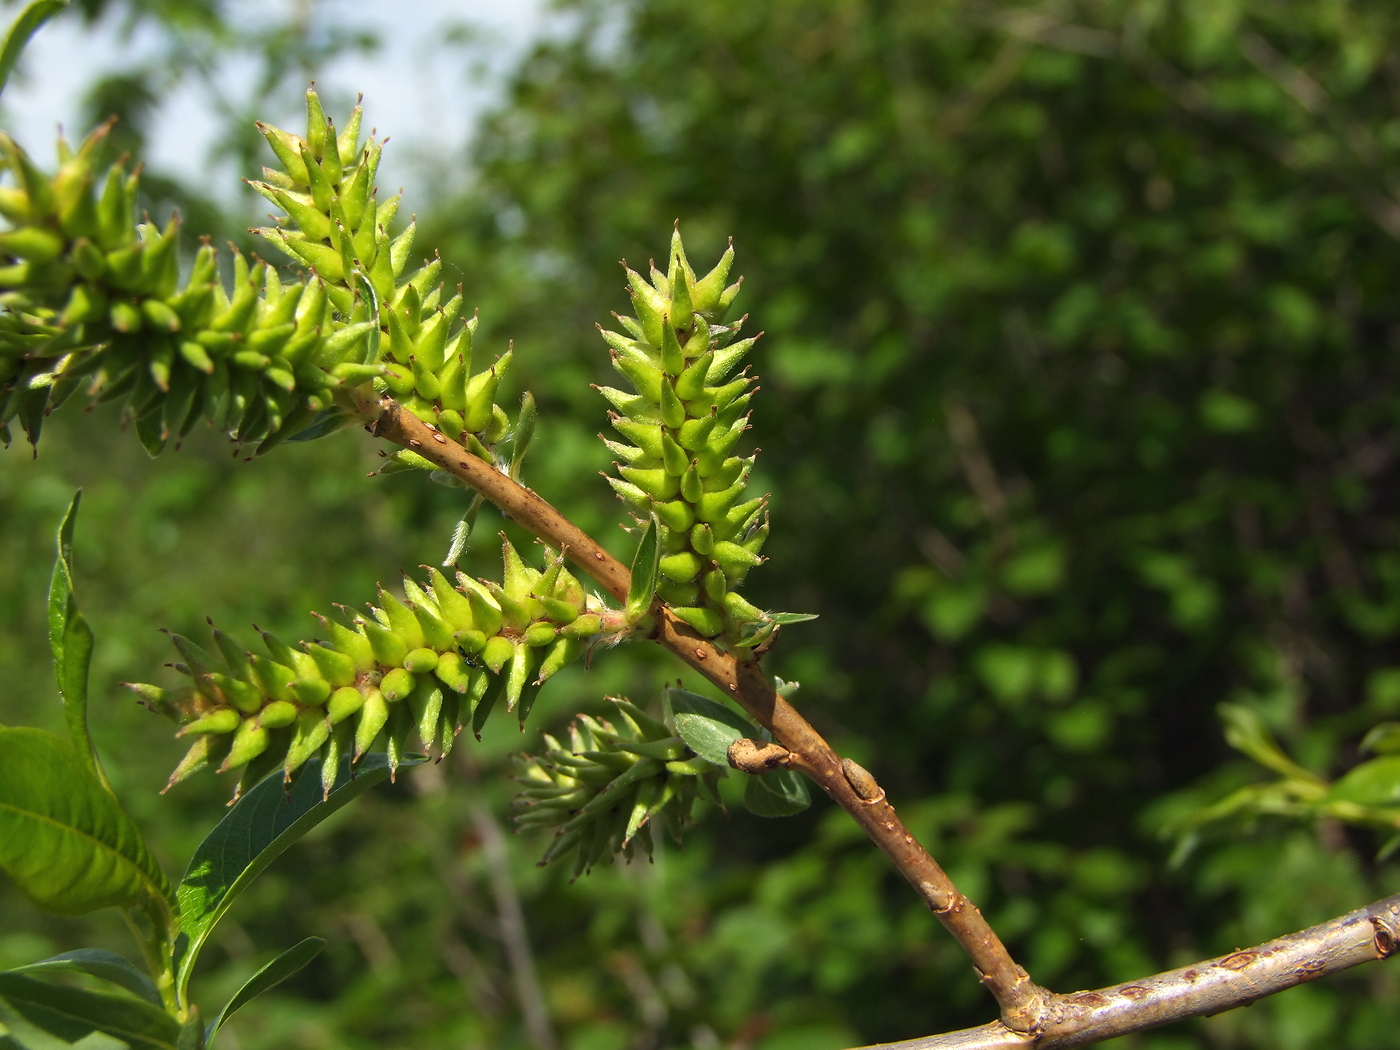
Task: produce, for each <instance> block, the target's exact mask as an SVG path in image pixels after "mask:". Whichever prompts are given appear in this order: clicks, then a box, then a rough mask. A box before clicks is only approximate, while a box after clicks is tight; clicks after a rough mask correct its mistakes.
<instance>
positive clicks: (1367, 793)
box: [1326, 755, 1400, 806]
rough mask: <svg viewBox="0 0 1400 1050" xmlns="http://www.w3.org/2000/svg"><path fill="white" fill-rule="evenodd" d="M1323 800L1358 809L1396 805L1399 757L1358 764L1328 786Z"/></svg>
mask: <svg viewBox="0 0 1400 1050" xmlns="http://www.w3.org/2000/svg"><path fill="white" fill-rule="evenodd" d="M1326 801H1328V802H1353V803H1355V804H1357V805H1359V806H1394V805H1400V755H1386V756H1384V757H1383V758H1373V759H1371V761H1369V762H1362V763H1361V765H1359V766H1357V767H1356V768H1355V769H1352V770H1351V771H1349V772H1348V773H1347V774H1346V776H1344V777H1342V778H1341V779H1340V780H1338V781H1337V782H1336V783H1335V784H1333V785H1332V788H1331V790H1330V791H1328V792H1327V798H1326Z"/></svg>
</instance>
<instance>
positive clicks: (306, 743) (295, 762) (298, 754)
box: [282, 711, 331, 780]
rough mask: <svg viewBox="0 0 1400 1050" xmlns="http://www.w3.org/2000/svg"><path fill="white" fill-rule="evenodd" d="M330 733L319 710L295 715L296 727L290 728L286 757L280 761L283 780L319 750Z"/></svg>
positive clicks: (288, 777) (288, 778)
mask: <svg viewBox="0 0 1400 1050" xmlns="http://www.w3.org/2000/svg"><path fill="white" fill-rule="evenodd" d="M330 735H331V727H330V726H329V725H327V724H326V720H325V719H324V718H322V717H321V712H319V711H302V712H300V713H299V714H298V715H297V722H296V728H295V729H294V730H292V742H291V744H290V745H288V747H287V757H286V758H285V759H284V760H283V762H282V778H283V780H290V779H291V776H292V774H293V773H295V772H296V771H297V770H298V769H300V768H301V767H302V766H304V765H305V764H306V761H307V759H309V758H310V757H311V756H312V755H314V754H315V753H316V752H317V751H319V750H321V747H322V745H323V744H325V742H326V740H327V739H328V738H329V737H330Z"/></svg>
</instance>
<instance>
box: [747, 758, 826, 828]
mask: <svg viewBox="0 0 1400 1050" xmlns="http://www.w3.org/2000/svg"><path fill="white" fill-rule="evenodd" d="M811 804H812V795H811V793H810V792H809V791H808V790H807V780H806V778H805V777H803V776H802V774H800V773H795V772H793V771H792V770H791V769H776V770H774V771H773V772H771V773H764V774H762V775H761V776H751V777H749V782H748V784H746V785H745V787H744V805H745V806H746V807H747V808H748V811H749V812H750V813H752V814H754V816H758V817H790V816H792V815H793V814H794V813H801V812H802V811H803V810H804V809H806V808H807V807H808V806H810V805H811Z"/></svg>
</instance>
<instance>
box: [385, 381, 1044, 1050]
mask: <svg viewBox="0 0 1400 1050" xmlns="http://www.w3.org/2000/svg"><path fill="white" fill-rule="evenodd" d="M366 409H367V410H368V411H367V415H372V416H373V420H372V422H371V423H370V424H369V427H368V429H369V430H370V432H371V433H372V434H374V435H375V436H377V437H381V438H383V439H385V440H386V441H390V442H393V443H394V444H396V445H399V446H401V447H403V448H408V449H412V450H413V451H414V452H416V453H418V454H419V455H420V456H423V457H424V458H425V459H427V460H429V461H431V462H432V463H433V465H434V466H437V467H439V468H440V469H442V470H445V471H447V472H448V473H450V474H452V475H453V476H454V477H457V478H460V479H461V480H462V481H465V482H466V483H467V484H468V485H470V486H471V487H472V488H474V489H475V490H476V491H477V492H480V493H481V494H482V495H483V496H485V497H486V498H487V499H488V500H490V501H491V502H492V503H494V504H496V506H498V507H500V508H501V510H502V511H503V512H505V513H506V514H508V515H509V516H510V517H511V518H512V519H514V520H515V521H516V522H518V523H519V524H520V525H521V526H523V527H524V528H526V529H529V530H530V531H531V532H533V533H534V534H535V535H536V536H538V537H540V538H541V539H543V540H545V541H546V542H548V543H549V544H551V545H552V546H554V547H555V548H557V549H559V550H562V551H564V552H565V553H566V554H567V555H568V557H569V558H570V559H571V560H572V561H573V562H574V563H575V564H577V565H578V566H579V567H580V568H581V569H582V570H583V571H584V572H585V573H587V574H588V575H589V576H591V577H592V578H593V579H594V580H596V581H597V582H598V583H599V584H600V585H601V586H602V587H603V588H604V589H605V590H606V591H607V592H608V593H609V594H611V595H612V596H613V598H615V599H616V600H617V601H619V602H625V601H626V599H627V590H628V585H629V583H630V581H631V574H630V573H629V572H628V570H627V568H626V567H625V566H623V565H622V563H621V562H619V561H618V560H617V559H616V558H614V557H613V556H612V555H610V554H609V553H608V552H607V551H605V550H603V548H602V547H601V546H600V545H599V544H598V543H597V541H595V540H594V539H592V537H590V536H588V534H587V533H585V532H583V530H582V529H580V528H578V526H576V525H574V524H573V523H572V522H571V521H569V520H568V519H567V518H565V517H564V516H563V515H562V514H560V513H559V511H557V510H555V509H554V508H553V507H552V506H550V505H549V504H548V503H547V502H545V501H544V500H543V499H541V498H540V497H539V496H538V495H536V494H535V493H534V492H531V491H530V490H529V489H527V488H524V487H523V486H521V485H519V484H517V483H516V482H514V481H512V480H511V479H510V478H509V477H507V476H506V475H505V474H503V473H501V472H500V471H498V470H496V469H495V468H493V467H492V466H491V465H490V464H489V463H486V462H484V461H483V460H481V459H480V458H478V457H477V456H474V455H472V454H471V453H470V452H468V451H467V450H466V449H464V448H463V447H462V446H461V445H459V444H457V443H456V442H455V441H452V440H451V439H450V438H448V437H447V436H446V435H444V434H442V433H440V432H439V431H437V430H435V429H433V428H431V427H429V426H427V425H426V424H425V423H423V422H422V420H420V419H418V417H417V416H415V415H413V414H412V413H411V412H407V411H404V410H403V409H402V408H400V406H399V405H398V404H397V403H396V402H395V401H393V400H392V399H390V398H385V399H384V400H383V401H381V402H379V404H378V405H377V406H366ZM654 611H655V612H656V614H657V626H656V630H655V633H654V635H653V639H654V640H655V641H656V642H657V643H658V644H659V645H661V646H663V647H665V648H666V649H669V650H670V651H671V652H672V653H674V654H675V655H676V656H678V657H680V659H681V660H683V661H684V662H685V663H686V664H688V665H689V666H690V667H691V668H693V669H694V670H695V671H697V672H699V673H700V674H701V675H703V676H704V677H705V678H706V679H708V680H709V681H710V682H711V683H713V684H714V685H715V686H716V687H717V688H718V689H720V690H721V691H722V692H723V693H725V694H726V695H727V696H730V697H732V698H733V699H734V700H735V701H736V702H737V703H738V704H739V705H740V706H741V707H743V708H744V710H746V711H747V712H748V713H749V714H750V715H752V716H753V717H754V718H755V719H757V720H758V721H759V723H760V724H761V725H763V727H764V728H766V729H767V730H768V731H769V732H771V733H772V734H773V736H774V737H775V738H776V739H777V740H778V742H779V743H781V744H782V745H783V746H784V747H785V748H787V749H788V751H790V752H791V753H792V758H791V761H790V763H789V765H790V767H791V768H794V769H800V770H801V771H802V772H803V773H805V774H806V775H807V776H808V777H810V778H811V779H812V780H813V781H815V782H816V784H817V785H818V786H819V787H820V788H821V789H822V790H823V791H825V792H826V793H827V794H828V795H829V796H830V797H831V798H832V800H833V801H835V802H836V803H837V805H839V806H841V808H843V809H844V810H846V812H847V813H849V814H850V815H851V817H852V819H854V820H855V821H856V823H857V824H859V825H860V826H861V828H863V829H864V830H865V833H866V834H867V835H869V836H870V839H871V841H872V842H874V843H875V845H876V846H878V847H879V848H880V850H881V851H882V852H883V853H884V854H885V856H887V857H888V858H889V859H890V862H891V863H892V864H893V865H894V866H895V868H896V869H897V870H898V871H899V873H900V874H901V875H903V876H904V877H905V879H907V880H908V881H909V884H910V885H911V886H913V887H914V889H915V890H916V891H917V892H918V894H919V896H920V897H921V898H922V899H923V901H924V903H925V904H927V905H928V907H929V909H930V910H931V911H932V912H933V913H934V914H935V915H936V916H937V917H938V920H939V921H940V922H941V923H943V925H944V927H946V928H947V929H948V931H949V932H950V933H951V934H952V935H953V936H954V937H955V938H956V939H957V941H958V943H959V944H960V945H961V946H962V948H963V950H964V951H965V952H967V954H968V957H969V958H970V960H971V961H972V965H973V966H974V967H975V968H976V970H977V973H978V977H979V979H980V980H981V982H982V984H984V985H985V986H986V987H987V990H988V991H990V992H991V993H992V995H993V996H994V997H995V998H996V1000H997V1003H998V1005H999V1006H1000V1007H1001V1017H1002V1021H1003V1023H1004V1024H1005V1025H1006V1026H1007V1028H1008V1029H1009V1030H1015V1031H1026V1032H1028V1031H1032V1030H1034V1029H1035V1028H1036V1026H1037V1025H1038V1024H1039V1023H1040V1021H1041V1019H1042V1015H1043V1013H1044V1003H1045V1000H1046V997H1047V996H1048V994H1049V993H1047V992H1046V991H1045V990H1044V989H1042V988H1040V987H1039V986H1037V985H1036V984H1035V983H1034V982H1033V981H1032V980H1031V979H1030V977H1029V975H1027V973H1026V971H1025V970H1023V969H1021V967H1020V966H1018V965H1016V962H1015V960H1013V959H1012V958H1011V954H1010V953H1009V952H1008V951H1007V950H1006V946H1005V945H1004V944H1002V942H1001V939H1000V938H999V937H997V935H996V933H995V932H994V931H993V930H992V928H991V926H989V925H988V924H987V920H986V919H985V918H983V917H982V913H981V912H980V911H978V910H977V907H976V905H974V904H973V903H972V901H970V900H968V898H967V897H966V896H964V895H963V894H962V892H961V891H959V890H958V888H957V886H955V885H954V884H953V881H952V879H950V878H949V877H948V875H947V873H946V872H945V871H944V870H943V869H942V868H941V867H940V866H939V864H938V862H937V861H935V860H934V859H933V857H931V856H930V855H929V854H928V852H927V851H926V850H925V849H924V848H923V847H922V846H921V845H919V843H918V842H917V841H916V840H915V838H914V836H913V834H912V833H911V832H910V831H909V829H908V828H906V827H905V826H904V823H903V821H901V820H900V819H899V817H898V815H897V814H896V813H895V810H894V806H892V805H891V804H890V803H889V801H888V800H886V799H885V798H884V797H883V792H882V791H880V789H879V786H878V785H876V784H875V783H874V778H873V777H869V775H868V774H867V777H868V779H869V782H868V783H866V782H864V781H862V782H861V785H860V786H861V793H858V792H857V790H856V788H855V787H854V786H853V785H852V783H851V781H850V780H849V779H847V776H846V772H845V771H844V770H843V768H842V760H841V757H840V756H839V755H837V754H836V752H835V751H833V750H832V748H831V745H829V744H828V743H827V742H826V741H825V740H823V739H822V737H821V734H819V733H818V732H817V731H816V730H815V729H813V728H812V726H811V725H810V724H809V723H808V722H807V720H806V719H805V718H803V717H802V716H801V715H800V714H798V713H797V711H796V710H794V709H793V708H792V707H791V706H790V705H789V704H788V703H787V701H786V700H784V699H783V698H782V697H780V696H779V695H778V693H777V691H776V689H775V688H774V685H773V682H772V681H771V679H770V678H769V677H768V675H767V674H765V673H764V671H763V669H762V668H761V667H760V666H759V663H758V661H757V660H756V659H745V660H740V659H736V658H735V657H734V656H733V655H732V654H730V653H728V652H725V651H724V650H723V649H721V648H719V647H718V646H717V645H716V644H715V643H714V642H713V641H711V640H710V639H708V638H704V637H702V636H700V635H699V634H697V633H696V632H695V631H694V630H693V629H692V628H691V627H690V626H689V625H688V624H686V623H685V622H684V621H682V620H680V619H678V618H676V617H675V616H673V615H672V614H671V612H670V611H669V610H668V609H666V608H665V606H664V605H662V604H660V603H659V602H658V603H657V606H656V608H655V610H654ZM862 772H863V771H862ZM872 785H873V786H872ZM867 793H868V797H865V795H866V794H867Z"/></svg>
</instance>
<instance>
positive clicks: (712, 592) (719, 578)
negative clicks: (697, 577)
mask: <svg viewBox="0 0 1400 1050" xmlns="http://www.w3.org/2000/svg"><path fill="white" fill-rule="evenodd" d="M703 587H704V589H705V595H706V596H707V597H708V598H709V599H710V601H712V602H722V601H724V596H725V595H726V594H728V593H729V580H728V579H726V578H725V575H724V571H723V570H722V569H711V570H710V571H709V572H707V573H705V579H704V581H703Z"/></svg>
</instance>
